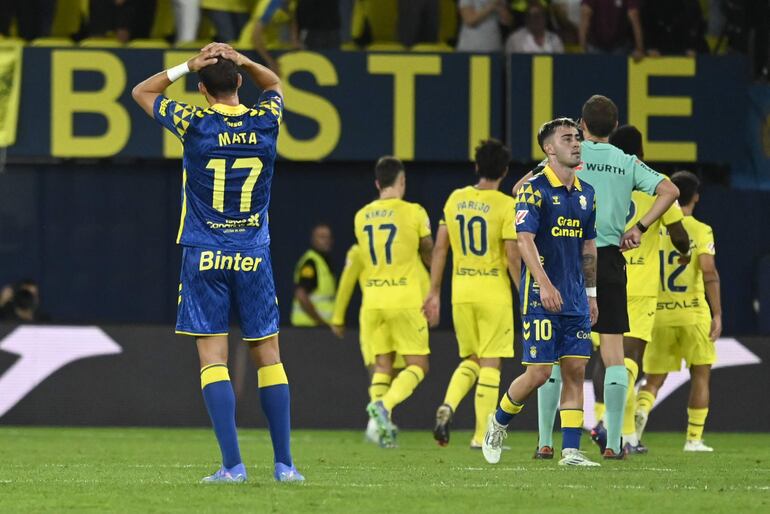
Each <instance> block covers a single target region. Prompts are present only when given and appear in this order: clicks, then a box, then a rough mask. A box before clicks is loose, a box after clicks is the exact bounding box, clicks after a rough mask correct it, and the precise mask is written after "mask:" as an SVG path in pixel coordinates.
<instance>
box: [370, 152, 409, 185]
mask: <svg viewBox="0 0 770 514" xmlns="http://www.w3.org/2000/svg"><path fill="white" fill-rule="evenodd" d="M402 171H404V164H403V163H402V162H401V161H400V160H399V159H397V158H396V157H393V156H392V155H385V156H384V157H380V158H379V160H378V161H377V164H375V166H374V178H375V179H376V180H377V183H378V184H379V185H380V188H385V187H390V186H392V185H393V184H394V183H395V182H396V178H397V177H398V174H399V173H401V172H402Z"/></svg>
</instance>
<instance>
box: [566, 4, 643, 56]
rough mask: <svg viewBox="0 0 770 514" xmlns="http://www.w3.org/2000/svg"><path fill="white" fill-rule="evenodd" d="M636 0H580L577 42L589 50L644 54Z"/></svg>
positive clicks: (585, 49)
mask: <svg viewBox="0 0 770 514" xmlns="http://www.w3.org/2000/svg"><path fill="white" fill-rule="evenodd" d="M639 4H640V0H583V4H582V5H581V7H580V10H581V12H580V14H581V16H580V35H579V37H580V46H581V47H582V49H583V51H585V52H589V53H610V54H619V55H628V53H629V50H631V49H633V50H631V56H632V57H633V58H634V60H635V61H640V60H641V59H643V58H644V36H643V34H642V22H641V14H640V12H639Z"/></svg>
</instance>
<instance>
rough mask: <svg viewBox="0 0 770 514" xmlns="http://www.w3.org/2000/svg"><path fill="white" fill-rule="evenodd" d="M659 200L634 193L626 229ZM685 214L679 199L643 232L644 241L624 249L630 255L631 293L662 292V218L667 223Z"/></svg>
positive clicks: (629, 278)
mask: <svg viewBox="0 0 770 514" xmlns="http://www.w3.org/2000/svg"><path fill="white" fill-rule="evenodd" d="M653 203H655V197H654V196H650V195H648V194H646V193H642V192H641V191H634V192H633V193H632V194H631V205H630V206H629V210H628V216H627V217H626V230H630V229H631V227H633V226H634V225H636V223H637V222H638V221H639V220H640V219H642V217H643V216H644V215H645V214H646V213H647V211H649V210H650V207H652V204H653ZM682 218H684V215H683V214H682V209H681V207H679V203H678V202H674V204H673V205H672V206H671V207H669V209H668V210H667V211H666V212H665V213H663V216H661V217H660V218H658V219H657V220H655V221H654V222H653V223H652V224H651V225H650V226H649V227H647V232H645V233H644V234H643V235H642V241H641V243H640V244H639V246H638V247H637V248H634V249H632V250H628V251H626V252H624V253H623V255H624V256H625V258H626V263H627V267H626V276H627V277H628V283H627V287H626V290H627V291H628V296H649V297H656V296H658V289H659V287H658V282H659V277H660V258H659V257H658V250H659V249H660V244H661V222H662V224H663V226H664V227H666V226H668V225H671V224H673V223H676V222H677V221H682Z"/></svg>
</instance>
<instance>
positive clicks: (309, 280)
mask: <svg viewBox="0 0 770 514" xmlns="http://www.w3.org/2000/svg"><path fill="white" fill-rule="evenodd" d="M333 245H334V237H333V236H332V229H331V227H329V225H327V224H326V223H319V224H318V225H316V226H315V227H313V232H312V234H311V236H310V249H309V250H308V251H307V252H305V253H304V254H303V255H302V257H300V258H299V261H298V262H297V265H296V267H295V268H294V304H293V305H292V310H291V324H292V325H294V326H295V327H318V326H324V325H328V324H329V321H330V320H331V318H332V314H333V312H334V297H335V296H336V294H337V281H336V279H335V278H334V273H333V272H332V267H331V259H330V253H331V251H332V246H333Z"/></svg>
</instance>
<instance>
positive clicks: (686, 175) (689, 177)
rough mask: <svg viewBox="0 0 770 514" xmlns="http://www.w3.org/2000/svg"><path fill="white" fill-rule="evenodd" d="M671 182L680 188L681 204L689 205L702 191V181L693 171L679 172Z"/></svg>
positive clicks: (672, 176) (672, 177) (673, 176)
mask: <svg viewBox="0 0 770 514" xmlns="http://www.w3.org/2000/svg"><path fill="white" fill-rule="evenodd" d="M671 182H673V183H674V185H675V186H676V187H678V188H679V203H680V204H681V205H688V204H689V203H690V202H692V199H693V197H694V196H695V194H696V193H697V192H698V190H699V189H700V179H699V178H698V176H697V175H696V174H695V173H693V172H692V171H677V172H676V173H674V174H673V175H671Z"/></svg>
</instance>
